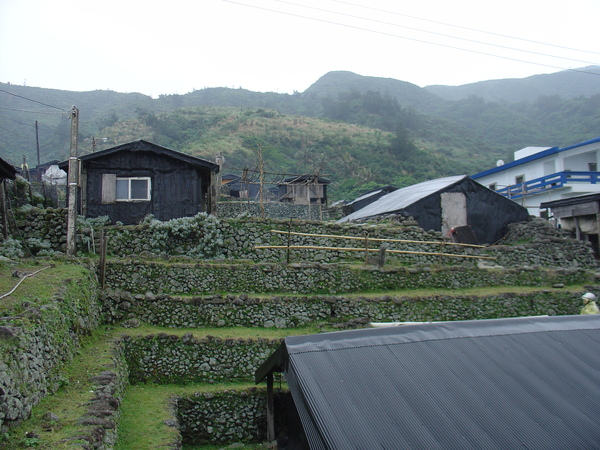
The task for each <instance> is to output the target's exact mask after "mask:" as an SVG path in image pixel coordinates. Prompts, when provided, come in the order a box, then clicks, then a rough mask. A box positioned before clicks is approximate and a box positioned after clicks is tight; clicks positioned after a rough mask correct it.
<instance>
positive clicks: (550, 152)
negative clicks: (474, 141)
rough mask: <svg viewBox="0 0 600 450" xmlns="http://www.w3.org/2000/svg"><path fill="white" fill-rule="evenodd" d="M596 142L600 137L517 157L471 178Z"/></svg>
mask: <svg viewBox="0 0 600 450" xmlns="http://www.w3.org/2000/svg"><path fill="white" fill-rule="evenodd" d="M596 142H600V137H597V138H594V139H590V140H588V141H584V142H580V143H578V144H574V145H570V146H568V147H564V148H559V147H552V148H549V149H548V150H544V151H542V152H539V153H534V154H533V155H529V156H526V157H525V158H521V159H517V160H516V161H512V162H509V163H506V164H503V165H502V166H499V167H494V168H492V169H488V170H484V171H483V172H479V173H476V174H475V175H471V178H473V179H477V178H483V177H485V176H487V175H491V174H493V173H497V172H501V171H503V170H506V169H510V168H512V167H516V166H520V165H521V164H526V163H528V162H531V161H535V160H536V159H540V158H545V157H546V156H550V155H553V154H555V153H560V152H564V151H567V150H571V149H574V148H577V147H583V146H584V145H588V144H595V143H596Z"/></svg>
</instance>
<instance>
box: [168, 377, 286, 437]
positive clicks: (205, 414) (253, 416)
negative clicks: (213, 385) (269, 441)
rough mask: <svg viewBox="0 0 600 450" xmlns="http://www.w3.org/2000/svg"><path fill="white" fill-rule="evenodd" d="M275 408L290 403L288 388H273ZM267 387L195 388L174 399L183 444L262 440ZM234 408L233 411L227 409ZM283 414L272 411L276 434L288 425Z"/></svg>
mask: <svg viewBox="0 0 600 450" xmlns="http://www.w3.org/2000/svg"><path fill="white" fill-rule="evenodd" d="M273 397H274V398H273V402H274V405H275V410H276V411H284V410H287V408H288V407H289V405H291V404H292V402H293V401H292V398H291V395H290V394H289V392H287V391H282V390H279V389H275V390H274V396H273ZM266 398H267V393H266V389H264V388H261V389H256V388H250V389H247V390H242V391H233V390H225V391H220V392H215V393H212V392H211V393H209V392H204V393H202V392H197V393H195V394H194V395H191V396H186V397H179V398H177V399H175V410H176V415H177V421H178V423H179V429H180V432H181V434H182V438H183V443H184V444H185V445H190V446H193V445H198V446H199V445H206V444H216V443H220V444H229V443H236V442H242V441H245V442H255V443H259V442H264V441H265V440H266V429H267V418H266V412H267V409H266ZM230 411H233V412H234V413H233V414H231V413H229V412H230ZM286 419H287V418H286V417H283V416H281V415H275V434H276V435H277V433H278V431H279V430H281V429H284V428H285V427H286V426H287V423H286Z"/></svg>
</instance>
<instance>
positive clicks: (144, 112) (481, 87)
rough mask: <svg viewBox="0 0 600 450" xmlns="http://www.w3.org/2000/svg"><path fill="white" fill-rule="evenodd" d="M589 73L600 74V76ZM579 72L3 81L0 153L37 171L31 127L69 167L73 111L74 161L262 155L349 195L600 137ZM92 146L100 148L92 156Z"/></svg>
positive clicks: (594, 95)
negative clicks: (162, 85) (69, 86)
mask: <svg viewBox="0 0 600 450" xmlns="http://www.w3.org/2000/svg"><path fill="white" fill-rule="evenodd" d="M584 69H585V70H584ZM584 69H582V71H581V72H583V71H586V72H593V73H596V72H597V73H598V74H599V75H600V67H591V68H584ZM581 72H578V71H564V72H558V73H556V74H550V75H539V76H534V77H529V78H525V79H521V80H490V81H486V82H480V83H474V84H471V85H464V86H457V87H448V86H446V87H439V86H437V87H436V86H430V87H427V88H420V87H418V86H416V85H413V84H411V83H408V82H404V81H399V80H394V79H390V78H378V77H365V76H361V75H357V74H354V73H352V72H343V71H337V72H329V73H327V74H325V75H324V76H322V77H321V78H320V79H319V80H317V81H316V82H315V83H314V84H313V85H311V86H310V87H309V88H308V89H307V90H306V91H304V92H302V93H294V94H292V95H290V94H278V93H273V92H268V93H260V92H253V91H248V90H245V89H230V88H207V89H202V90H197V91H194V92H190V93H188V94H185V95H177V94H175V95H161V96H160V97H159V98H157V99H153V98H151V97H148V96H145V95H143V94H137V93H128V94H123V93H117V92H113V91H102V90H98V91H91V92H72V91H60V90H54V89H43V88H33V87H26V86H15V85H10V84H3V83H0V129H1V130H2V132H1V133H0V155H2V157H3V158H4V159H6V160H8V161H9V162H10V163H12V164H15V165H20V163H21V162H22V160H23V156H25V157H26V158H27V161H28V163H29V165H30V166H31V165H35V163H37V154H36V153H37V152H36V142H35V121H36V120H37V121H38V131H39V139H40V160H41V162H45V161H49V160H52V159H59V160H60V159H66V157H67V155H68V152H69V145H70V123H69V120H65V119H68V117H66V115H65V113H66V112H67V111H68V110H69V109H70V107H71V105H76V106H77V107H78V108H79V110H80V133H79V139H80V145H79V152H80V153H81V154H85V153H88V152H90V151H92V150H93V149H95V150H98V149H101V148H105V147H106V146H113V145H117V144H121V143H124V142H128V141H132V140H136V139H142V138H144V139H148V140H150V141H152V142H155V143H157V144H159V145H164V146H167V147H169V148H172V149H174V150H179V151H184V152H187V153H190V154H194V155H196V156H201V157H205V158H207V159H210V160H214V157H215V156H216V154H217V153H222V154H224V155H225V156H226V161H228V162H229V163H230V164H231V166H230V168H231V170H233V169H234V168H235V169H237V170H241V169H242V168H243V167H245V166H252V165H255V164H256V163H257V160H256V157H257V152H258V150H259V149H260V150H261V151H262V152H263V158H264V161H265V164H266V166H267V168H268V170H270V171H273V172H292V173H315V172H318V173H321V174H330V175H331V177H332V181H334V183H337V186H338V189H339V191H340V195H341V193H344V195H346V194H350V193H351V191H353V190H358V189H360V188H361V187H363V188H366V187H368V186H373V185H378V184H394V183H396V184H405V183H408V182H411V181H421V180H423V179H428V178H434V177H437V176H445V175H455V174H458V173H461V174H462V173H466V174H472V173H475V172H478V171H481V170H485V169H487V168H489V167H491V166H492V165H493V164H494V163H495V161H496V160H497V159H505V160H511V159H512V153H513V152H514V151H515V150H518V149H520V148H522V147H526V146H530V145H533V146H546V145H547V146H555V145H558V146H566V145H571V144H574V143H577V142H581V141H584V140H587V139H591V138H595V137H598V135H600V83H599V82H598V81H596V80H599V81H600V79H597V78H596V76H595V75H592V74H589V73H581ZM585 76H587V77H588V78H589V79H591V81H590V80H588V79H585V82H584V81H582V80H583V78H582V77H585ZM524 89H525V90H526V91H527V92H528V93H529V95H528V96H526V95H524V94H523V90H524ZM443 97H445V98H443ZM27 99H29V100H27ZM494 99H498V100H497V101H496V100H494ZM515 99H517V101H515ZM30 100H34V101H35V102H31V101H30ZM94 137H95V138H106V142H102V140H98V139H97V140H96V142H97V143H98V142H102V143H101V144H99V145H96V147H93V145H92V142H93V138H94ZM333 190H335V188H333Z"/></svg>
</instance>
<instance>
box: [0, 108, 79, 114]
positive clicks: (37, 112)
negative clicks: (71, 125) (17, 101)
mask: <svg viewBox="0 0 600 450" xmlns="http://www.w3.org/2000/svg"><path fill="white" fill-rule="evenodd" d="M0 109H5V110H7V111H18V112H26V113H33V114H60V115H64V114H68V112H59V113H58V112H50V111H39V110H38V111H33V110H29V109H18V108H8V107H6V106H0Z"/></svg>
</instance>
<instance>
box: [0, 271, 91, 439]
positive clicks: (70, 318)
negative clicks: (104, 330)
mask: <svg viewBox="0 0 600 450" xmlns="http://www.w3.org/2000/svg"><path fill="white" fill-rule="evenodd" d="M21 309H22V312H19V313H18V314H15V315H13V316H4V317H0V431H1V430H6V428H7V427H8V426H10V425H11V424H14V423H19V422H21V421H22V420H24V419H27V418H28V417H29V415H30V414H31V409H32V407H33V406H35V405H36V404H38V403H39V402H40V400H41V399H42V398H44V397H45V396H46V395H48V394H50V393H52V392H55V391H56V390H57V389H58V388H59V387H60V386H61V384H62V383H63V382H64V381H65V380H64V378H63V377H62V375H61V370H62V368H63V367H64V365H65V364H67V363H68V362H69V361H70V360H71V359H72V357H73V355H74V354H75V352H77V351H78V349H79V348H80V340H81V338H82V336H83V335H86V334H89V333H90V332H91V330H93V329H94V328H96V327H97V326H98V324H99V323H100V305H99V304H98V302H97V286H96V283H95V280H94V278H93V277H92V276H91V275H90V274H89V273H88V274H87V275H82V276H81V277H80V278H78V279H73V280H69V281H68V282H67V283H66V285H65V287H64V290H63V291H62V292H61V293H60V294H58V295H56V296H55V297H53V298H52V299H51V301H49V302H47V303H33V302H26V304H24V305H21Z"/></svg>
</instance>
